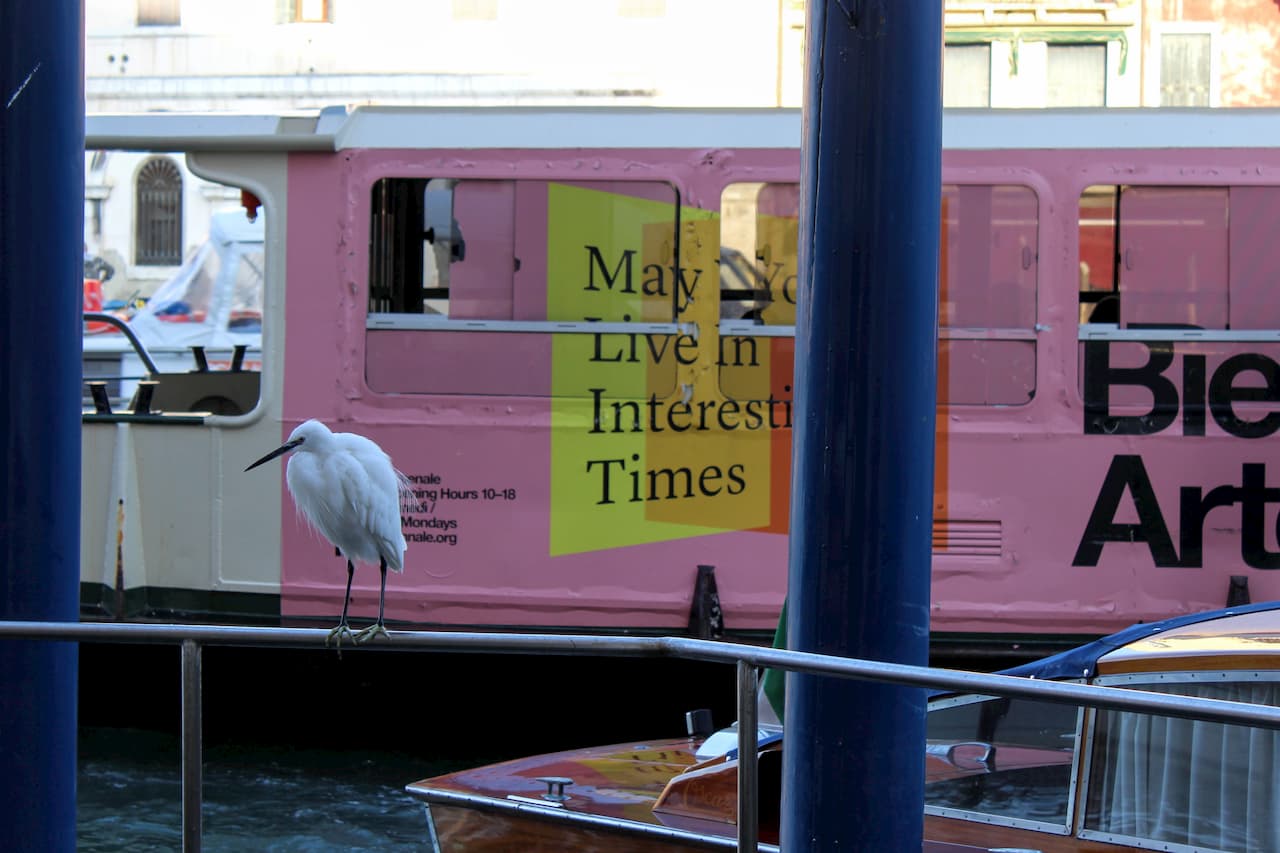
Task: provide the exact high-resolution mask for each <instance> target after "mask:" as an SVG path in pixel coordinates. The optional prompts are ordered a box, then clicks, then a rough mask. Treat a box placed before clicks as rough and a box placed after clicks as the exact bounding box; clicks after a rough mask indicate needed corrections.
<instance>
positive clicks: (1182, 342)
mask: <svg viewBox="0 0 1280 853" xmlns="http://www.w3.org/2000/svg"><path fill="white" fill-rule="evenodd" d="M1079 204H1080V208H1079V211H1080V212H1079V270H1080V284H1079V320H1080V325H1079V338H1080V341H1079V347H1078V355H1077V376H1078V390H1079V393H1080V397H1081V399H1082V400H1083V401H1084V402H1085V405H1086V407H1087V411H1088V414H1087V416H1086V417H1087V424H1086V426H1087V428H1088V429H1089V430H1090V431H1092V432H1107V433H1116V432H1119V433H1140V434H1141V433H1148V432H1158V431H1160V430H1162V429H1165V428H1166V427H1168V426H1170V425H1171V424H1173V423H1174V421H1175V420H1177V419H1178V415H1179V406H1180V404H1183V409H1182V414H1183V418H1182V424H1181V426H1182V429H1183V432H1184V434H1187V435H1205V434H1206V432H1205V429H1206V426H1208V425H1209V424H1210V422H1211V421H1212V422H1216V423H1217V425H1218V426H1219V427H1221V429H1222V430H1224V431H1226V432H1228V433H1230V434H1233V435H1249V436H1250V437H1258V436H1260V435H1267V434H1270V433H1271V432H1274V430H1275V425H1274V424H1273V423H1271V421H1270V420H1269V419H1268V418H1267V415H1268V413H1269V412H1270V411H1271V409H1272V408H1274V404H1275V401H1276V399H1277V398H1278V397H1280V377H1277V374H1276V370H1275V365H1276V361H1277V360H1278V359H1280V345H1278V344H1277V343H1276V341H1277V330H1280V302H1277V300H1276V299H1275V298H1274V295H1273V294H1274V292H1275V287H1276V277H1277V272H1276V270H1278V269H1280V240H1276V239H1275V234H1274V231H1275V228H1274V224H1273V223H1274V222H1276V221H1277V219H1280V187H1266V186H1244V187H1242V186H1233V187H1221V186H1217V187H1215V186H1131V185H1105V186H1093V187H1089V188H1088V189H1086V190H1085V191H1084V193H1083V194H1082V195H1081V197H1080V203H1079ZM1160 374H1162V375H1160ZM1157 386H1159V387H1157ZM1169 391H1174V393H1173V394H1170V393H1168V392H1169ZM1179 397H1181V398H1183V399H1182V400H1179ZM1206 400H1207V401H1208V404H1209V405H1208V406H1207V407H1206V405H1205V403H1206ZM1117 415H1118V416H1119V417H1113V416H1117ZM1206 415H1211V416H1212V417H1211V418H1209V417H1206Z"/></svg>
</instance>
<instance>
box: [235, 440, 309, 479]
mask: <svg viewBox="0 0 1280 853" xmlns="http://www.w3.org/2000/svg"><path fill="white" fill-rule="evenodd" d="M303 441H305V439H301V438H295V439H294V440H293V441H287V442H285V443H284V444H282V445H280V446H279V447H277V448H276V449H275V450H273V451H271V452H270V453H268V454H267V455H266V456H264V457H262V458H261V459H259V460H258V461H257V462H255V463H253V464H252V465H250V466H249V467H248V468H245V469H244V470H246V471H252V470H253V469H254V468H257V467H258V466H259V465H261V464H262V463H263V462H270V461H271V460H272V459H275V458H276V457H277V456H283V455H284V454H286V453H288V452H289V451H290V450H293V449H294V448H295V447H297V446H298V445H299V444H302V442H303Z"/></svg>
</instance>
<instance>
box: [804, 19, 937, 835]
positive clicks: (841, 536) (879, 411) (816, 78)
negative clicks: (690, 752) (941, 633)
mask: <svg viewBox="0 0 1280 853" xmlns="http://www.w3.org/2000/svg"><path fill="white" fill-rule="evenodd" d="M941 52H942V3H941V2H940V1H939V0H922V1H921V2H914V3H902V2H900V0H810V2H809V5H808V22H807V62H808V69H807V78H806V82H807V88H806V93H805V103H804V126H803V160H802V165H801V180H802V190H801V193H802V194H801V208H800V286H801V288H802V290H801V299H800V305H799V309H800V312H799V315H798V318H797V330H796V398H797V403H798V406H799V410H798V418H797V423H796V427H795V432H794V435H793V439H794V456H793V458H794V473H793V479H792V511H791V554H790V572H789V577H788V617H789V618H788V639H789V643H788V644H789V646H790V648H793V649H798V650H801V651H807V652H824V653H828V654H838V655H848V656H853V657H861V658H871V659H875V660H882V661H895V662H901V663H910V664H922V665H923V664H926V663H927V662H928V653H929V574H930V551H931V545H930V539H931V527H932V508H933V451H934V413H935V395H936V390H935V381H936V375H937V355H936V347H937V314H938V297H937V283H938V236H939V224H940V208H941V138H942V115H941V113H942V111H941V73H940V64H941ZM786 693H787V698H786V733H787V735H786V737H787V748H786V750H785V758H784V765H783V813H782V838H781V846H782V849H783V850H787V851H791V852H792V853H798V851H803V850H812V851H819V850H820V851H833V850H845V851H886V850H894V851H897V850H902V851H910V850H919V849H920V847H921V844H922V836H923V814H922V802H923V797H924V736H925V731H924V711H925V695H924V691H922V690H920V689H917V688H906V687H895V686H890V685H882V684H873V683H859V682H850V681H843V680H837V679H832V678H824V677H820V676H814V675H800V674H790V675H788V676H787V688H786Z"/></svg>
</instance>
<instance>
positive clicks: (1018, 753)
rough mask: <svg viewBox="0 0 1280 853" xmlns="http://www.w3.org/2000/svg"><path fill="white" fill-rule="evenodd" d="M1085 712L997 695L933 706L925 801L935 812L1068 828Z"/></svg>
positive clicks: (930, 713)
mask: <svg viewBox="0 0 1280 853" xmlns="http://www.w3.org/2000/svg"><path fill="white" fill-rule="evenodd" d="M1078 721H1079V712H1078V711H1077V709H1076V708H1073V707H1071V706H1066V705H1059V704H1055V703H1049V702H1034V701H1030V700H1025V699H1007V698H994V697H972V696H971V697H964V698H960V699H949V700H942V701H941V702H938V703H934V704H933V705H931V706H930V709H929V716H928V744H927V746H926V762H925V805H926V807H927V810H928V811H929V812H930V813H933V814H947V815H950V816H958V817H972V818H974V819H979V820H984V821H987V822H990V820H991V818H999V819H1002V820H1004V821H1006V822H1008V823H1010V824H1011V825H1021V824H1034V825H1045V824H1052V825H1053V826H1055V827H1065V826H1066V825H1067V822H1068V814H1069V803H1070V800H1071V789H1072V785H1071V775H1072V773H1071V767H1072V758H1073V753H1074V746H1075V742H1076V731H1077V727H1078Z"/></svg>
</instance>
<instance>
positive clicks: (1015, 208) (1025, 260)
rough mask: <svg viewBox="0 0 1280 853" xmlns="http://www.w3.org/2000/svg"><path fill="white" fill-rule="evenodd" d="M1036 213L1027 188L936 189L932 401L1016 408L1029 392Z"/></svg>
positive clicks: (1031, 386)
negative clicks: (939, 202) (937, 252)
mask: <svg viewBox="0 0 1280 853" xmlns="http://www.w3.org/2000/svg"><path fill="white" fill-rule="evenodd" d="M1038 215H1039V214H1038V202H1037V197H1036V194H1035V192H1034V191H1032V190H1031V189H1030V188H1028V187H1023V186H1015V185H995V186H991V185H985V184H972V185H969V184H960V185H954V184H951V185H945V186H943V188H942V235H941V243H942V244H941V247H940V255H939V283H938V329H939V341H938V402H939V403H943V404H951V405H988V406H1018V405H1023V404H1025V403H1029V402H1030V401H1031V399H1032V397H1034V396H1035V391H1036V279H1037V271H1038V268H1039V255H1038V247H1037V240H1038V233H1039V221H1038Z"/></svg>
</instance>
